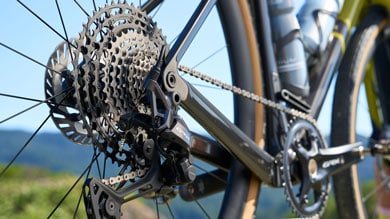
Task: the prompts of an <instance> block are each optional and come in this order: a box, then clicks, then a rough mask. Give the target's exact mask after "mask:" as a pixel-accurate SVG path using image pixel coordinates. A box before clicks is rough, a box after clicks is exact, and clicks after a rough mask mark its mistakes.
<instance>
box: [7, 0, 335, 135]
mask: <svg viewBox="0 0 390 219" xmlns="http://www.w3.org/2000/svg"><path fill="white" fill-rule="evenodd" d="M22 2H23V3H24V4H26V5H27V6H29V7H30V8H31V9H32V10H33V11H34V12H35V13H37V14H39V16H41V17H42V18H43V19H44V20H46V21H47V22H48V23H49V24H50V25H51V26H52V27H53V28H55V29H56V30H57V31H58V32H60V33H61V34H62V35H64V31H63V28H62V26H61V23H60V18H59V16H58V12H57V9H56V5H55V1H45V4H42V2H40V3H39V4H36V2H37V1H36V0H25V1H22ZM79 2H83V3H82V5H83V7H84V8H85V10H86V11H87V12H88V13H90V14H92V11H93V5H92V3H91V2H89V1H79ZM86 2H87V3H86ZM138 2H139V1H136V3H134V4H135V5H138ZM96 3H97V5H101V6H102V5H104V4H105V1H96ZM172 3H174V4H175V5H172ZM196 3H197V2H196V1H166V2H165V3H164V5H163V7H162V8H161V9H160V11H159V12H158V13H157V14H156V16H155V17H154V21H156V22H157V25H158V27H160V28H161V29H162V30H163V34H165V35H167V41H168V43H170V42H171V41H172V40H173V39H174V38H175V37H176V35H177V33H178V32H179V31H180V30H181V28H182V27H183V26H184V24H185V22H186V21H187V19H188V17H189V15H190V14H191V12H192V11H193V9H194V7H195V6H196ZM180 4H181V5H180ZM59 5H60V7H61V12H62V14H63V17H64V21H65V25H66V28H67V33H68V36H69V37H76V36H78V33H79V32H80V31H81V30H82V24H83V23H86V22H87V17H86V16H85V14H84V13H83V12H82V11H81V10H80V9H79V8H78V7H77V6H76V4H75V3H74V2H73V1H69V0H67V1H65V0H62V1H61V0H60V1H59ZM2 9H3V10H2V13H1V15H0V16H1V18H0V25H1V27H2V29H1V31H0V33H1V34H0V42H1V43H4V44H6V45H8V46H10V47H13V48H15V49H16V50H19V51H22V52H23V53H25V54H26V55H28V56H31V57H32V58H34V59H36V60H37V61H39V62H41V63H44V64H46V63H47V60H48V59H49V57H50V55H51V53H52V52H53V51H54V49H55V47H56V46H57V45H58V44H59V43H61V42H62V39H61V38H60V37H59V36H57V35H56V34H55V33H54V32H53V31H51V30H50V29H49V28H48V27H47V26H45V25H44V24H42V23H41V22H40V21H39V20H38V19H37V18H36V17H34V16H33V15H32V14H30V13H29V12H28V11H27V10H26V9H25V8H23V7H22V6H21V5H20V4H19V3H17V2H16V1H12V2H11V1H7V4H3V7H2ZM224 46H225V43H224V40H223V35H222V31H221V28H220V24H219V21H218V16H217V15H216V13H215V9H214V10H213V12H212V13H211V15H210V16H209V18H208V20H207V22H206V23H205V25H204V26H203V27H202V29H201V31H200V32H199V34H198V36H197V37H196V38H195V40H194V43H193V45H192V46H191V47H190V48H189V51H188V53H187V54H186V55H185V56H184V58H183V60H182V64H185V65H187V66H189V67H193V66H196V65H197V64H198V63H200V62H202V61H203V60H204V59H205V58H206V57H208V56H209V55H210V54H213V53H214V52H215V51H217V50H220V49H221V48H223V47H224ZM0 57H1V61H0V76H1V80H0V92H1V93H7V94H13V95H21V96H26V97H31V98H37V99H44V89H43V84H44V82H43V81H44V72H45V69H44V68H43V67H42V66H39V65H37V64H36V63H33V62H31V61H29V60H27V59H25V58H24V57H21V56H19V55H17V54H15V53H13V52H10V51H9V50H7V49H5V48H3V47H0ZM226 61H227V56H226V49H223V50H222V51H221V52H218V53H217V54H216V55H215V56H213V57H212V58H210V59H208V60H207V61H205V62H203V63H202V64H201V65H199V66H197V67H196V69H197V70H199V71H201V72H203V73H205V74H208V75H211V76H213V77H215V78H217V79H219V80H222V81H224V82H227V83H230V77H229V75H228V74H229V73H228V72H229V70H228V67H227V65H226ZM185 78H189V77H187V76H185ZM190 80H191V81H193V82H194V83H196V84H199V83H200V84H201V83H202V82H200V81H199V80H196V79H190ZM198 88H199V89H202V90H203V91H204V92H205V94H206V96H208V97H210V98H211V101H212V102H214V103H215V104H216V105H217V106H219V108H220V110H222V111H224V112H225V113H226V114H227V115H228V116H229V117H230V118H231V117H232V114H233V113H232V110H231V107H230V105H231V102H232V101H231V94H229V93H226V92H224V91H220V90H218V89H214V88H203V87H199V86H198ZM330 103H331V102H330V101H329V100H328V102H327V103H326V105H327V106H328V107H326V108H325V110H324V111H325V113H324V115H323V116H322V117H321V118H320V120H319V124H320V127H321V129H323V130H324V132H325V133H327V132H329V130H328V125H329V121H330V117H329V115H330V107H329V105H330ZM33 104H34V103H33V102H29V101H20V100H14V99H11V98H5V97H0V106H1V110H0V120H3V119H5V118H7V117H8V116H10V115H12V114H14V113H15V112H18V111H21V110H23V109H25V108H26V107H29V106H31V105H33ZM48 112H49V108H48V107H47V106H46V105H45V104H42V105H41V106H39V107H37V108H34V109H33V110H30V111H29V112H28V113H24V114H23V115H21V116H18V117H17V118H16V119H13V120H11V121H7V122H5V123H3V124H0V128H1V129H4V128H7V129H11V128H13V129H15V128H16V129H24V130H35V128H36V127H38V126H39V125H40V123H41V122H42V121H43V119H44V118H45V117H46V116H47V115H48ZM185 119H188V117H186V116H185ZM186 121H187V123H189V124H190V125H191V126H192V125H194V124H195V123H194V122H193V121H188V120H186ZM194 126H196V125H194ZM43 129H44V130H45V131H56V128H55V126H54V124H53V123H52V122H51V120H50V121H49V122H48V124H46V125H45V126H44V128H43ZM196 129H200V128H199V127H198V126H196Z"/></svg>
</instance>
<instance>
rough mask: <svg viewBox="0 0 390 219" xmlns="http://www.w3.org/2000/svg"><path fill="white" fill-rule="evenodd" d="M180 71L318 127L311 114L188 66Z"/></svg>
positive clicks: (179, 67)
mask: <svg viewBox="0 0 390 219" xmlns="http://www.w3.org/2000/svg"><path fill="white" fill-rule="evenodd" d="M178 69H179V70H180V71H182V72H183V73H186V74H188V75H191V76H194V77H196V78H199V79H201V80H203V81H206V82H208V83H211V84H213V85H215V86H217V87H220V88H222V89H224V90H227V91H231V92H233V93H234V94H238V95H240V96H243V97H245V98H247V99H249V100H252V101H255V102H257V103H260V104H263V105H264V106H266V107H269V108H272V109H275V110H278V111H281V112H284V113H287V114H289V115H292V116H295V117H297V118H300V119H303V120H306V121H308V122H310V123H312V124H313V125H316V120H315V119H314V118H313V117H312V116H311V115H309V114H307V113H304V112H302V111H299V110H296V109H292V108H288V107H286V106H283V105H281V104H279V103H276V102H274V101H272V100H269V99H266V98H264V97H261V96H259V95H256V94H254V93H252V92H249V91H247V90H244V89H241V88H239V87H236V86H233V85H229V84H226V83H223V82H221V81H219V80H217V79H215V78H212V77H210V76H208V75H205V74H202V73H200V72H198V71H195V70H193V69H191V68H188V67H186V66H183V65H179V66H178Z"/></svg>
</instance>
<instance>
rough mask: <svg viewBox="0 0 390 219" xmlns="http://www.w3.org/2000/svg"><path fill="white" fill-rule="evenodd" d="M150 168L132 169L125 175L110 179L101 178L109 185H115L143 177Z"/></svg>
mask: <svg viewBox="0 0 390 219" xmlns="http://www.w3.org/2000/svg"><path fill="white" fill-rule="evenodd" d="M147 171H148V168H143V169H138V170H134V171H130V172H128V173H126V174H123V175H118V176H113V177H110V178H108V179H100V180H101V182H102V183H103V184H105V185H107V186H115V185H116V184H118V183H122V182H124V181H129V180H134V179H135V178H137V177H143V176H144V175H145V174H146V172H147Z"/></svg>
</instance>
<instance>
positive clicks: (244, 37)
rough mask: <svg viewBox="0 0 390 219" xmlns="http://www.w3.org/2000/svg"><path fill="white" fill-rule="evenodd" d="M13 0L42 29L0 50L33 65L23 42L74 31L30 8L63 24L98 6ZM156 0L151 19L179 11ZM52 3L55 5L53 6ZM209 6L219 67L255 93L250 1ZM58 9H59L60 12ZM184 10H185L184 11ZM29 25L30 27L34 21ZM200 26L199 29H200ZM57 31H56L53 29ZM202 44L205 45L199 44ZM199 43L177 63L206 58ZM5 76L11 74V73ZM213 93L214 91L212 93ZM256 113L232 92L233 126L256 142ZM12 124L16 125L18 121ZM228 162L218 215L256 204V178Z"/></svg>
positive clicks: (235, 214)
mask: <svg viewBox="0 0 390 219" xmlns="http://www.w3.org/2000/svg"><path fill="white" fill-rule="evenodd" d="M150 2H152V1H150ZM171 2H173V1H171ZM18 3H19V4H18ZM18 3H15V4H16V6H17V7H19V8H18V9H17V10H20V11H17V12H12V11H11V10H14V7H11V6H10V9H11V10H10V13H11V15H14V14H19V13H26V14H27V18H26V20H23V21H22V23H21V25H22V27H26V28H27V27H28V26H29V25H28V24H26V23H29V22H34V23H38V26H40V28H42V26H43V28H42V29H40V30H42V32H41V31H34V32H33V31H31V33H34V34H31V35H30V38H28V40H25V39H21V38H15V39H12V36H10V38H4V40H2V39H0V42H1V45H2V47H3V48H2V53H4V56H7V57H8V56H9V57H11V58H15V60H17V61H18V62H22V61H23V62H25V63H29V64H31V62H30V61H32V63H33V65H36V63H37V62H38V65H40V64H39V63H40V61H39V60H40V59H41V58H36V57H34V56H30V55H29V54H30V51H29V50H24V47H30V46H31V44H40V45H41V46H43V47H45V45H48V44H49V43H43V42H44V40H43V39H45V38H42V39H39V37H40V36H39V35H40V34H42V35H45V36H44V37H48V36H47V32H50V34H51V33H53V35H59V36H61V37H62V39H60V40H59V41H61V40H64V39H66V40H67V41H71V40H70V38H69V39H68V36H67V32H68V33H69V32H72V31H73V32H74V30H73V29H72V30H69V29H67V25H64V22H63V21H62V24H61V23H60V22H58V24H57V26H56V25H55V28H53V27H52V26H50V23H51V22H53V20H52V19H47V18H46V19H45V16H49V15H47V14H45V15H42V16H39V17H35V16H36V14H35V12H34V11H37V14H38V15H39V14H42V13H44V12H45V11H46V12H48V11H49V12H53V13H54V14H56V15H55V16H56V17H57V19H58V20H59V21H60V20H62V19H63V18H64V21H65V24H67V21H68V20H66V18H69V19H70V17H73V16H72V14H73V13H80V14H84V13H85V14H87V15H88V14H89V16H90V15H92V14H93V13H92V12H90V11H93V10H94V11H98V10H99V9H98V8H97V6H96V5H98V4H99V3H98V2H97V1H96V2H95V1H92V2H91V3H89V4H87V3H83V4H85V5H88V6H85V5H83V6H82V7H80V8H78V7H79V6H80V5H79V3H77V1H74V2H70V1H69V2H66V3H65V2H59V4H58V2H57V1H56V3H57V5H55V4H52V5H45V6H44V7H43V8H40V7H39V5H33V3H32V2H31V3H26V5H25V4H24V3H21V2H20V1H18ZM143 3H144V1H142V3H141V1H134V5H142V4H143ZM65 4H73V6H72V7H70V8H72V10H74V11H64V9H61V8H62V7H63V6H62V5H65ZM105 4H107V5H109V4H108V3H107V1H106V2H102V3H101V7H102V8H104V7H107V6H105ZM159 4H161V8H160V7H159V6H156V9H155V10H153V11H151V12H150V13H149V16H153V19H154V20H155V21H157V22H159V17H160V15H161V17H163V15H172V12H173V11H181V9H179V8H177V7H178V6H177V5H178V4H179V3H177V4H176V3H173V4H170V1H167V2H166V3H164V4H163V3H159ZM181 4H182V7H184V9H187V8H188V7H189V6H188V5H187V3H181ZM25 6H27V7H25ZM56 6H57V7H58V8H59V9H57V7H56ZM169 6H172V7H173V8H172V9H169V8H168V9H166V8H165V7H169ZM84 7H88V8H89V9H90V11H88V10H85V8H84ZM64 8H68V7H64ZM215 8H216V9H215V12H217V13H218V14H219V17H220V20H221V23H222V28H223V35H224V38H225V41H226V45H225V46H224V47H225V48H226V49H225V50H226V53H227V56H228V60H227V65H228V68H223V69H224V70H226V69H228V70H229V68H230V69H231V71H230V72H229V74H230V76H229V77H231V78H232V83H233V84H234V85H236V86H238V87H241V88H244V89H246V90H248V91H252V92H254V93H256V94H258V95H261V87H262V83H261V79H260V67H259V60H260V58H259V54H258V51H257V44H256V42H255V34H254V30H253V26H252V21H251V16H250V6H249V5H248V3H247V1H242V0H239V1H233V0H231V1H219V2H218V3H217V4H216V6H215ZM26 9H27V10H26ZM164 9H165V12H162V11H164ZM76 11H77V12H76ZM86 11H87V12H86ZM184 11H188V10H184ZM169 13H170V14H169ZM189 13H192V12H189ZM61 14H63V17H62V15H61ZM178 14H180V13H178ZM187 15H190V14H187ZM84 16H85V15H84ZM187 19H188V16H187V17H186V18H183V20H187ZM3 20H7V19H6V18H4V19H3ZM177 20H179V19H178V18H177V17H176V16H171V17H170V18H168V19H167V20H166V23H165V24H164V23H163V24H162V25H161V26H159V28H161V29H162V32H163V33H164V34H165V33H166V32H165V30H167V31H168V30H169V31H170V30H171V26H175V25H176V23H179V22H177ZM180 20H181V19H180ZM86 21H87V20H86V19H84V20H78V21H74V20H73V19H70V20H69V23H75V26H77V25H79V29H77V28H76V30H77V31H79V30H81V29H82V26H81V23H82V22H86ZM206 22H207V21H206ZM48 24H49V25H48ZM164 25H165V26H164ZM72 27H73V26H72ZM33 28H35V26H34V27H33ZM50 29H52V30H50ZM53 29H54V30H53ZM172 29H173V32H175V31H176V32H175V33H173V35H171V36H170V37H171V38H170V39H171V40H172V41H173V42H175V37H176V36H177V35H178V34H179V33H180V31H181V30H182V27H174V28H172ZM209 30H210V29H209ZM200 31H202V29H201V30H200ZM7 32H8V33H10V34H9V35H12V34H17V35H20V36H21V35H23V34H25V33H24V28H20V27H17V25H14V27H12V26H10V27H9V31H7ZM43 32H45V34H43ZM58 32H59V33H60V34H58ZM62 32H64V34H62ZM35 34H36V35H35ZM50 34H49V35H50ZM76 35H77V34H76ZM76 35H74V37H77V36H76ZM209 36H212V34H209ZM48 38H50V39H51V40H50V42H51V41H52V38H53V37H52V36H51V37H48ZM11 40H15V41H16V42H15V43H13V42H11ZM18 40H19V41H23V43H25V42H26V41H28V44H30V46H27V45H26V44H21V42H18ZM40 40H43V41H40ZM196 40H197V38H195V41H196ZM207 40H209V39H207ZM221 40H223V39H217V40H216V41H214V42H218V41H221ZM47 42H48V41H47ZM18 45H20V46H18ZM194 47H195V46H194ZM205 47H207V46H205ZM205 47H196V48H193V47H190V49H189V52H188V55H187V53H186V54H184V58H183V63H180V64H184V65H185V64H187V63H186V62H187V61H188V62H189V63H191V62H190V61H189V60H191V59H194V53H195V54H196V55H197V56H199V57H200V56H204V58H206V57H207V56H208V55H210V54H207V53H206V54H205V53H203V54H204V55H200V54H199V55H198V53H201V52H202V50H206V49H205ZM199 48H200V49H199ZM191 49H193V51H194V53H192V56H191ZM15 54H16V55H15ZM71 55H72V54H70V56H71ZM26 56H28V57H27V59H25V58H26ZM49 56H50V53H49V54H46V57H45V58H44V60H46V59H47V58H48V57H49ZM68 56H69V54H68ZM31 57H32V58H31ZM68 58H69V57H68ZM37 60H38V61H37ZM68 64H69V63H68ZM191 64H192V65H194V64H193V63H191ZM3 65H6V63H3ZM19 65H20V64H19ZM26 65H27V64H26ZM215 69H216V68H214V69H213V70H215ZM206 70H207V68H206ZM205 73H206V74H207V73H209V72H207V71H206V72H205ZM229 74H227V75H229ZM217 77H218V76H217ZM219 77H226V75H223V76H219ZM222 79H223V78H222ZM11 80H14V78H13V79H11ZM27 81H29V80H27ZM27 81H26V82H27ZM4 82H5V83H11V82H10V81H8V82H6V80H3V85H2V86H1V87H3V88H4V90H2V93H4V94H5V93H12V92H13V91H10V90H11V89H8V86H5V83H4ZM26 84H27V85H30V82H27V83H26ZM25 86H26V85H23V84H18V85H17V86H15V87H14V88H16V87H19V88H22V87H25ZM14 88H12V89H14ZM31 89H32V90H39V89H41V88H39V86H38V87H35V86H33V87H32V88H31ZM204 92H207V91H204ZM14 94H16V95H17V96H19V97H31V95H30V94H31V93H30V92H28V91H24V92H23V91H20V92H19V91H16V92H15V93H14ZM213 95H214V96H215V93H214V94H213ZM206 96H207V95H206ZM36 98H37V99H42V97H41V96H40V95H36ZM211 98H212V97H211ZM6 101H7V100H5V101H4V104H1V105H5V104H6ZM59 102H61V101H59ZM52 107H54V108H58V107H59V106H52ZM222 107H224V106H223V104H222ZM52 110H53V108H52ZM12 113H15V112H12ZM12 113H10V112H5V113H4V114H3V115H4V117H5V118H7V115H9V114H12ZM262 117H263V115H262V108H261V106H259V105H258V104H255V103H253V102H251V101H248V100H246V99H244V98H242V97H238V96H237V97H234V120H235V123H236V124H237V126H238V127H239V128H240V129H242V130H243V131H244V132H245V133H246V134H248V136H250V137H252V138H254V139H255V141H256V142H260V140H261V139H262V136H261V133H263V131H262V129H263V127H262V125H263V123H262V121H261V119H262ZM57 119H60V118H57ZM4 123H5V122H4ZM43 124H44V123H43ZM17 126H19V124H18V125H17ZM59 126H60V127H59V128H63V127H61V125H59ZM37 131H39V130H37ZM78 140H79V141H80V142H79V143H85V142H83V140H82V139H81V138H77V139H76V141H78ZM87 143H88V141H87ZM89 143H90V142H89ZM75 150H77V148H75ZM229 168H230V169H229V174H230V176H229V177H228V180H229V182H227V183H226V185H227V187H226V189H225V195H224V199H223V202H222V203H221V205H218V206H221V211H220V212H219V215H220V217H222V218H239V217H248V216H249V215H253V214H254V211H255V208H256V203H257V196H258V193H259V186H260V184H259V181H258V180H257V179H256V178H255V177H252V174H251V173H250V171H249V170H247V169H246V168H245V167H244V166H243V165H242V164H241V163H240V162H239V161H237V160H232V161H231V166H230V167H229ZM199 172H201V171H199ZM102 176H104V174H102ZM206 185H207V184H206ZM207 216H211V217H215V216H214V215H206V216H205V217H207Z"/></svg>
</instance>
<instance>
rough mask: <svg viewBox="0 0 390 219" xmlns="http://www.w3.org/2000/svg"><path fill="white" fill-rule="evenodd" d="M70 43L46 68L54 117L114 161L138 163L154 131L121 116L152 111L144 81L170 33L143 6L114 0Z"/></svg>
mask: <svg viewBox="0 0 390 219" xmlns="http://www.w3.org/2000/svg"><path fill="white" fill-rule="evenodd" d="M71 43H72V45H74V47H72V46H69V45H68V43H66V42H63V43H61V44H60V45H59V46H57V48H56V49H55V51H54V52H53V54H52V55H51V57H50V59H49V62H48V68H47V70H46V74H45V93H46V98H48V99H49V101H48V105H49V107H50V109H51V112H52V119H53V121H54V123H55V124H56V126H57V127H58V128H59V129H60V130H61V132H62V133H63V134H64V135H65V136H66V137H67V138H68V139H70V140H71V141H73V142H76V143H78V144H83V145H92V144H93V145H97V146H98V148H99V149H100V151H102V152H104V153H105V155H106V156H107V157H109V158H111V160H112V162H116V163H118V165H119V166H120V165H126V166H127V165H130V166H133V168H137V167H136V166H137V165H138V164H140V163H143V162H141V161H142V160H143V159H142V158H141V157H144V156H145V155H143V153H142V147H143V145H144V143H145V141H147V140H148V139H150V138H151V137H150V136H148V133H147V132H146V130H145V129H144V128H143V127H141V126H138V125H134V126H125V127H126V128H123V127H124V126H123V125H122V126H121V124H120V123H121V118H122V117H123V116H127V117H129V115H130V116H131V115H134V114H142V115H144V116H145V117H147V116H150V115H151V106H150V101H149V100H148V97H146V94H145V90H144V88H143V85H144V82H145V80H146V78H147V76H148V74H149V73H150V71H151V70H152V68H153V66H154V65H156V63H157V61H158V59H159V58H160V54H161V53H162V49H163V47H167V46H166V45H167V43H166V38H165V36H163V34H162V31H161V30H160V29H159V28H158V27H157V25H156V23H155V22H153V20H152V19H151V18H150V17H149V16H148V15H147V14H146V13H145V12H143V11H142V10H141V9H139V8H136V7H134V6H133V5H129V4H127V3H126V2H117V3H114V2H113V3H111V4H106V5H105V7H102V8H99V9H98V10H97V11H95V12H94V13H93V16H91V17H89V18H88V22H87V23H86V24H84V25H83V30H82V31H81V32H80V34H79V37H78V38H77V39H72V42H71ZM134 165H135V166H134Z"/></svg>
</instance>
